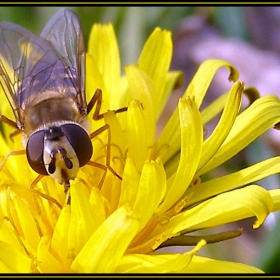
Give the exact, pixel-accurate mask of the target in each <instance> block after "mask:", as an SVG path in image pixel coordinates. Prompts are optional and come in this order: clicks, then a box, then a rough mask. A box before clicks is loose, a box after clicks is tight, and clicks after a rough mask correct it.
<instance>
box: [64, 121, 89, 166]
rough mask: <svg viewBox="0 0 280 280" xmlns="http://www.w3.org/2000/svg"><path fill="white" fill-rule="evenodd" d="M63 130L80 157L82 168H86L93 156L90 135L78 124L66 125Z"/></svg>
mask: <svg viewBox="0 0 280 280" xmlns="http://www.w3.org/2000/svg"><path fill="white" fill-rule="evenodd" d="M61 128H62V131H63V133H64V135H65V136H66V137H67V139H68V141H69V143H70V144H71V146H72V147H73V149H74V151H75V153H76V155H77V157H78V160H79V165H80V167H81V166H84V165H85V164H87V163H88V161H89V160H90V158H91V156H92V144H91V141H90V138H89V135H88V134H87V132H86V131H85V130H84V129H83V128H82V127H80V126H79V125H76V124H72V123H70V124H64V125H62V126H61Z"/></svg>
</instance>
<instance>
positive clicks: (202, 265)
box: [181, 256, 264, 274]
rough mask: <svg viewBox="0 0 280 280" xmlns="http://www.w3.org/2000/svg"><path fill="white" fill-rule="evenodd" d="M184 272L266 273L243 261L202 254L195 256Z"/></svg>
mask: <svg viewBox="0 0 280 280" xmlns="http://www.w3.org/2000/svg"><path fill="white" fill-rule="evenodd" d="M181 272H183V273H223V274H228V273H264V272H263V271H262V270H260V269H258V268H256V267H253V266H249V265H246V264H243V263H235V262H228V261H219V260H214V259H209V258H205V257H200V256H193V258H192V261H191V262H190V264H189V265H188V266H187V267H186V268H185V269H183V270H182V271H181Z"/></svg>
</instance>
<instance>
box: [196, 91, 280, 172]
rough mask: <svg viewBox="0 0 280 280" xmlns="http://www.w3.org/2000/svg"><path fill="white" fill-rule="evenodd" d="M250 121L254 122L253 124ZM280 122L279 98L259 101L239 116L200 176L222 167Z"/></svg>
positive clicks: (266, 97)
mask: <svg viewBox="0 0 280 280" xmlns="http://www.w3.org/2000/svg"><path fill="white" fill-rule="evenodd" d="M248 120H254V123H253V125H252V122H250V121H248ZM278 122H280V103H279V99H278V97H277V96H274V95H266V96H264V97H262V98H259V99H257V100H256V101H255V102H254V103H253V104H252V105H251V106H249V107H248V108H247V109H246V110H244V111H243V112H242V113H241V114H240V115H239V116H237V118H236V121H235V123H234V125H233V127H232V129H231V131H230V133H229V135H228V137H227V138H226V140H225V141H224V143H223V144H222V146H221V148H220V149H219V150H218V152H217V153H216V154H215V157H213V158H212V159H211V160H210V161H209V162H208V163H207V164H206V165H205V166H204V167H203V168H202V169H201V170H199V172H198V173H197V174H198V175H200V174H204V173H205V172H207V171H209V170H211V169H213V168H215V167H217V166H219V165H221V164H222V163H223V162H225V161H227V160H228V159H230V158H232V157H233V156H234V155H236V154H237V153H238V152H239V151H241V150H242V149H243V148H245V147H246V146H248V145H249V144H250V143H251V142H252V141H254V140H255V139H256V138H257V137H258V136H260V135H261V134H262V133H264V132H265V131H266V130H268V129H270V128H272V127H273V125H275V124H276V123H278Z"/></svg>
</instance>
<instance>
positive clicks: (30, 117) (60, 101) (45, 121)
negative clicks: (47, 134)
mask: <svg viewBox="0 0 280 280" xmlns="http://www.w3.org/2000/svg"><path fill="white" fill-rule="evenodd" d="M65 122H74V123H78V124H80V125H81V126H83V127H84V128H85V129H86V130H88V125H87V124H86V123H87V120H86V114H85V113H81V110H80V108H78V106H77V103H76V102H75V101H74V100H73V99H72V98H67V97H65V96H63V97H62V98H61V97H55V98H50V99H45V100H42V101H40V102H38V103H37V104H35V105H34V104H33V102H32V106H26V108H25V110H24V133H25V136H26V137H27V138H28V137H29V136H30V135H31V134H32V133H33V132H34V131H36V130H38V129H44V128H46V127H49V126H53V125H59V124H63V123H65Z"/></svg>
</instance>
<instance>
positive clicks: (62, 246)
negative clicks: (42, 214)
mask: <svg viewBox="0 0 280 280" xmlns="http://www.w3.org/2000/svg"><path fill="white" fill-rule="evenodd" d="M69 226H70V206H69V205H65V206H64V207H63V208H62V210H61V213H60V215H59V218H58V220H57V223H56V225H55V228H54V232H53V235H52V239H51V245H50V247H51V248H50V251H51V252H53V254H55V257H56V258H57V259H58V260H60V262H61V263H64V265H65V266H66V267H67V265H68V263H67V262H69V261H70V260H69V258H68V253H69V250H68V238H69ZM42 242H44V240H42ZM41 246H42V247H41V250H45V247H44V244H41Z"/></svg>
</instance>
